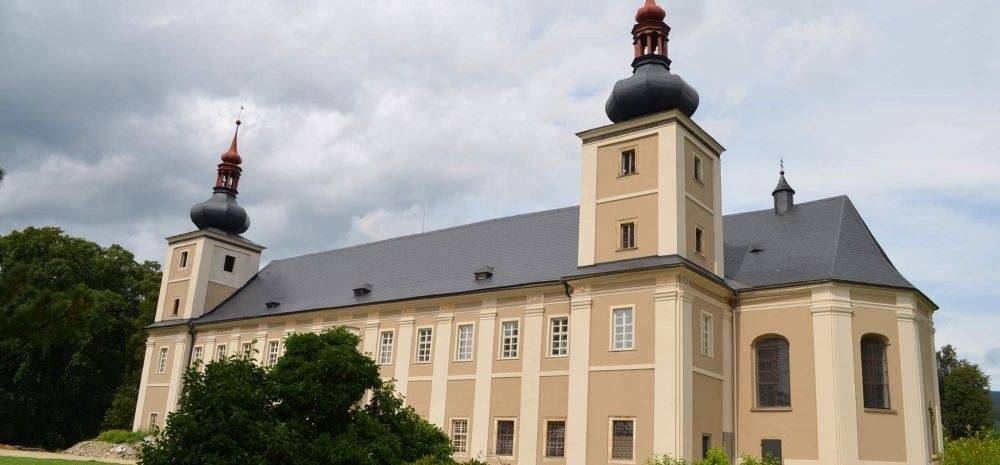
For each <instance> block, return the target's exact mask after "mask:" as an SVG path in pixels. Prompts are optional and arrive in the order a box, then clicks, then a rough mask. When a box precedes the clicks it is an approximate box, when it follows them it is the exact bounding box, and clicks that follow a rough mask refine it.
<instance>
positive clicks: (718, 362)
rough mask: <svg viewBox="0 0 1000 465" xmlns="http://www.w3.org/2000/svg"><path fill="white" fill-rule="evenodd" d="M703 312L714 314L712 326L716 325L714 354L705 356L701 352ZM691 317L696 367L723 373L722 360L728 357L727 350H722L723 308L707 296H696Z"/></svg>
mask: <svg viewBox="0 0 1000 465" xmlns="http://www.w3.org/2000/svg"><path fill="white" fill-rule="evenodd" d="M702 313H707V314H709V315H712V326H714V327H715V330H714V334H713V341H712V342H713V344H712V346H713V350H712V356H705V355H702V354H701V336H702V335H701V315H702ZM692 316H693V318H691V334H692V335H693V337H692V338H691V342H692V344H691V351H692V353H693V354H694V357H693V358H692V363H693V365H694V367H695V368H697V369H701V370H705V371H708V372H710V373H711V374H717V375H719V376H721V375H722V370H723V367H722V362H723V360H724V359H725V357H726V354H725V352H723V350H722V342H723V336H724V334H723V332H722V317H723V310H722V308H721V307H720V306H719V304H718V303H713V302H709V301H708V300H707V299H705V298H701V297H699V298H696V299H695V300H694V314H693V315H692Z"/></svg>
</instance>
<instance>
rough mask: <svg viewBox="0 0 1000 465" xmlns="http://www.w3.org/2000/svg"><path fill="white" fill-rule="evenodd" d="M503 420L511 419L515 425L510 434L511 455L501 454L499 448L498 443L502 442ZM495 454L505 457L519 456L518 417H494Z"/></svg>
mask: <svg viewBox="0 0 1000 465" xmlns="http://www.w3.org/2000/svg"><path fill="white" fill-rule="evenodd" d="M501 421H509V422H511V423H513V425H514V426H513V428H512V430H511V435H510V455H500V452H499V451H498V450H497V445H498V444H499V443H500V430H499V428H500V422H501ZM493 455H494V456H496V457H498V458H505V459H508V458H514V457H517V417H493Z"/></svg>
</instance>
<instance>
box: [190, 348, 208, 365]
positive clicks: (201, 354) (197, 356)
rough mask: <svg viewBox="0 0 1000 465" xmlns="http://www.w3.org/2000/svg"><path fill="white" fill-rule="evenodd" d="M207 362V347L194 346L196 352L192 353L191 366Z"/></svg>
mask: <svg viewBox="0 0 1000 465" xmlns="http://www.w3.org/2000/svg"><path fill="white" fill-rule="evenodd" d="M198 361H205V347H204V346H194V350H193V352H192V353H191V364H192V365H193V364H194V363H195V362H198Z"/></svg>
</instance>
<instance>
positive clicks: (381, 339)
mask: <svg viewBox="0 0 1000 465" xmlns="http://www.w3.org/2000/svg"><path fill="white" fill-rule="evenodd" d="M386 334H390V335H391V337H390V340H389V352H388V354H389V355H388V360H387V361H383V360H384V359H385V358H386V357H383V354H385V335H386ZM395 355H396V330H395V329H380V330H379V331H378V360H377V362H378V365H379V366H388V365H392V362H393V360H394V359H395V358H396V357H395Z"/></svg>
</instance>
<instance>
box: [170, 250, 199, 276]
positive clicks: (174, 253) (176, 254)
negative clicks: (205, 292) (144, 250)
mask: <svg viewBox="0 0 1000 465" xmlns="http://www.w3.org/2000/svg"><path fill="white" fill-rule="evenodd" d="M182 252H187V253H188V259H187V266H185V267H184V268H181V267H180V263H181V253H182ZM196 253H197V245H196V244H188V245H184V246H179V247H176V248H173V249H172V250H171V251H170V254H171V261H170V262H171V263H172V264H173V266H171V267H170V269H168V270H166V271H167V276H168V277H169V278H170V280H171V281H173V280H176V279H183V278H190V277H191V268H192V265H193V264H194V259H195V257H196V256H197V255H196Z"/></svg>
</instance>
